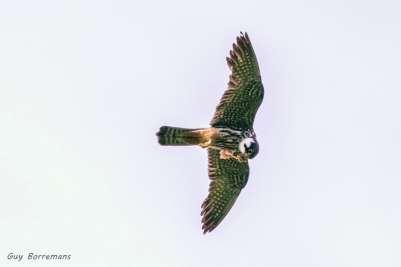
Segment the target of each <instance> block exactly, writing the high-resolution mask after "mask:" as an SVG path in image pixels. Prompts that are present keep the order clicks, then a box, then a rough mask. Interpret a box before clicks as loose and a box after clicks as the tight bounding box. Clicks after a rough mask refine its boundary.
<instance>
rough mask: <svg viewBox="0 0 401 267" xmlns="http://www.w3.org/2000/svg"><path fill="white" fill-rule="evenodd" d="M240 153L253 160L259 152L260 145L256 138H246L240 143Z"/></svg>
mask: <svg viewBox="0 0 401 267" xmlns="http://www.w3.org/2000/svg"><path fill="white" fill-rule="evenodd" d="M239 151H240V152H241V153H242V154H245V155H246V156H247V158H249V159H253V158H254V157H255V156H256V155H257V154H258V152H259V144H258V141H257V140H256V138H254V137H246V138H244V139H242V141H241V142H240V143H239Z"/></svg>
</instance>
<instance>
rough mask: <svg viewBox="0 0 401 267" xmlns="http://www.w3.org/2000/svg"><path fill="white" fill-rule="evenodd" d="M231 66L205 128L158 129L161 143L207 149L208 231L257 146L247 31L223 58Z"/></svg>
mask: <svg viewBox="0 0 401 267" xmlns="http://www.w3.org/2000/svg"><path fill="white" fill-rule="evenodd" d="M226 59H227V64H228V67H229V68H230V70H231V75H230V79H229V82H228V88H227V89H226V91H225V92H224V94H223V96H222V98H221V100H220V103H219V104H218V105H217V108H216V111H215V113H214V116H213V118H212V121H211V122H210V127H207V128H197V129H188V128H179V127H171V126H162V127H160V129H159V131H158V132H157V134H156V135H157V136H158V141H159V144H160V145H163V146H186V145H198V146H200V147H202V148H206V149H207V153H208V173H209V178H210V180H211V182H210V185H209V194H208V196H207V198H206V199H205V201H204V202H203V204H202V212H201V216H202V230H203V233H204V234H205V233H207V232H211V231H212V230H213V229H215V228H216V226H217V225H219V224H220V222H221V221H222V220H223V219H224V217H225V216H226V215H227V213H228V212H229V210H230V209H231V207H232V206H233V204H234V202H235V200H236V199H237V197H238V195H239V194H240V192H241V190H242V188H244V187H245V185H246V183H247V181H248V177H249V166H248V159H252V158H254V157H255V156H256V155H257V154H258V152H259V144H258V141H257V140H256V134H255V132H254V130H253V121H254V118H255V115H256V111H257V110H258V108H259V106H260V104H261V103H262V100H263V94H264V90H263V84H262V80H261V77H260V72H259V67H258V62H257V60H256V55H255V52H254V50H253V48H252V44H251V41H250V39H249V36H248V34H247V33H245V34H244V33H242V32H241V34H240V36H238V37H237V42H236V43H234V44H233V47H232V50H230V56H229V57H227V58H226Z"/></svg>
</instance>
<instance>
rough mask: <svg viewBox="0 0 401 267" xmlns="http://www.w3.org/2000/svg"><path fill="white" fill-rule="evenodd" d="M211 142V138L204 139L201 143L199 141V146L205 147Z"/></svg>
mask: <svg viewBox="0 0 401 267" xmlns="http://www.w3.org/2000/svg"><path fill="white" fill-rule="evenodd" d="M211 143H212V139H209V140H207V141H205V142H203V143H200V144H199V146H200V147H201V148H207V147H208V146H210V144H211Z"/></svg>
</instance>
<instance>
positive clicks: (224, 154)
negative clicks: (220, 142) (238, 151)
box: [220, 149, 234, 159]
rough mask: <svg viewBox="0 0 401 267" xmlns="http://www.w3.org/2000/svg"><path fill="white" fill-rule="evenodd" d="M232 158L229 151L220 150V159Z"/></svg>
mask: <svg viewBox="0 0 401 267" xmlns="http://www.w3.org/2000/svg"><path fill="white" fill-rule="evenodd" d="M232 157H234V155H233V152H232V151H230V150H229V149H221V150H220V159H230V158H232Z"/></svg>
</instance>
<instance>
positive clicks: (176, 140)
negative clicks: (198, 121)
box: [156, 126, 202, 146]
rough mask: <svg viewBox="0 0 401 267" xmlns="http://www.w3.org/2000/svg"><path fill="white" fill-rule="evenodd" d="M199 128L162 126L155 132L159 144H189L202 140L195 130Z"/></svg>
mask: <svg viewBox="0 0 401 267" xmlns="http://www.w3.org/2000/svg"><path fill="white" fill-rule="evenodd" d="M197 130H200V129H186V128H179V127H171V126H162V127H160V129H159V131H158V132H157V133H156V135H157V136H158V139H159V144H161V145H163V146H190V145H198V144H199V143H201V142H202V136H201V135H200V134H199V132H197Z"/></svg>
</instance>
